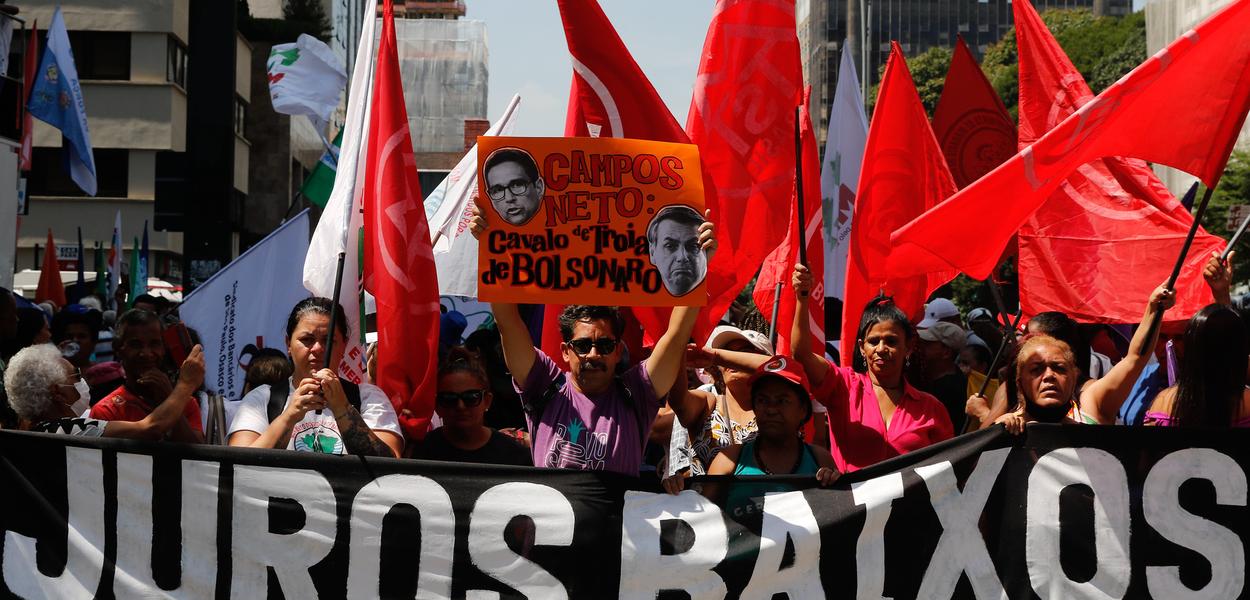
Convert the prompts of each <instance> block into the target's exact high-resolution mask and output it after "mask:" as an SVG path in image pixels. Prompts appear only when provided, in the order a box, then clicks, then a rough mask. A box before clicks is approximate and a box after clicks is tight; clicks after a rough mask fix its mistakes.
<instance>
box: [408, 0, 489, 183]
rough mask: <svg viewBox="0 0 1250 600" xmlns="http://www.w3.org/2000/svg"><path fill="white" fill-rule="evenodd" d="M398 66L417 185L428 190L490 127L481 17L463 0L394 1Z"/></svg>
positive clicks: (484, 24)
mask: <svg viewBox="0 0 1250 600" xmlns="http://www.w3.org/2000/svg"><path fill="white" fill-rule="evenodd" d="M395 14H396V19H395V37H396V41H397V42H398V51H399V70H400V77H401V79H402V80H403V85H404V102H405V104H406V107H407V109H408V124H409V127H410V129H411V132H412V146H413V151H414V152H415V153H416V160H417V169H418V170H419V172H420V177H421V190H422V192H424V193H426V194H429V193H430V192H431V191H432V190H433V189H434V187H435V186H436V185H438V183H439V182H440V181H442V180H443V178H444V177H445V176H446V175H447V173H448V172H449V171H450V170H451V169H452V167H455V166H456V163H457V162H459V161H460V158H461V157H462V156H464V153H465V150H467V149H468V147H471V146H472V145H473V144H474V143H476V141H477V136H478V135H480V134H481V133H484V132H485V130H486V128H487V127H489V122H488V121H486V118H487V115H486V98H487V83H488V80H489V69H488V63H487V47H486V23H485V22H483V21H479V20H473V19H464V18H462V17H463V16H464V14H465V5H464V2H461V1H459V0H435V1H415V0H407V1H405V2H402V3H401V2H396V3H395Z"/></svg>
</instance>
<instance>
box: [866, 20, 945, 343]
mask: <svg viewBox="0 0 1250 600" xmlns="http://www.w3.org/2000/svg"><path fill="white" fill-rule="evenodd" d="M954 192H955V181H954V179H952V178H951V172H950V169H949V168H948V167H947V166H946V159H945V158H944V157H943V156H942V149H941V148H940V147H939V146H938V142H937V138H936V137H934V135H933V129H931V128H930V127H929V116H928V115H927V114H925V110H924V105H923V104H921V103H920V95H919V94H918V93H917V92H916V84H915V83H913V82H912V79H911V72H910V71H908V69H907V62H906V61H905V60H904V59H903V52H902V50H901V49H900V48H899V46H898V42H893V43H892V47H891V49H890V59H889V60H888V61H887V62H886V64H885V74H884V75H882V77H881V88H880V91H879V92H878V93H877V105H876V107H874V108H873V111H872V121H871V122H870V123H869V126H868V142H867V143H866V144H865V146H864V166H863V167H862V169H861V170H860V174H859V194H858V195H857V196H856V198H855V215H854V216H853V217H852V218H851V238H850V242H851V243H850V247H849V249H848V253H847V258H846V298H845V303H844V304H843V306H842V310H843V313H842V314H843V315H844V316H843V318H842V344H843V348H846V347H847V346H846V345H847V344H854V343H855V341H856V334H857V333H858V332H857V329H858V328H859V317H860V315H861V314H862V313H863V310H864V305H865V304H867V303H868V301H869V300H871V299H872V298H873V297H874V296H876V295H877V294H878V293H879V292H884V293H885V294H886V295H890V296H893V297H894V302H895V304H897V305H898V307H899V308H901V309H903V311H904V312H906V313H907V314H908V315H910V316H913V317H918V316H919V315H920V311H921V310H923V308H924V301H925V300H926V299H927V298H928V297H929V294H930V293H932V292H933V290H935V289H937V288H938V287H940V286H941V285H942V284H944V283H946V282H947V281H950V280H951V279H952V278H953V277H954V276H955V272H954V271H953V270H946V271H941V272H936V273H927V274H921V275H919V276H912V277H893V276H889V275H887V273H886V264H887V261H888V260H889V257H890V254H891V252H893V250H891V248H890V243H889V239H888V238H887V237H886V235H887V234H886V232H889V231H894V230H895V229H897V228H898V227H900V226H902V225H903V224H904V223H907V222H908V221H910V220H911V219H914V218H916V217H917V216H919V215H920V214H921V213H923V212H924V211H926V210H929V209H931V208H932V207H933V206H936V205H937V204H938V203H939V202H941V201H943V200H945V199H946V198H948V197H949V196H950V195H951V194H953V193H954Z"/></svg>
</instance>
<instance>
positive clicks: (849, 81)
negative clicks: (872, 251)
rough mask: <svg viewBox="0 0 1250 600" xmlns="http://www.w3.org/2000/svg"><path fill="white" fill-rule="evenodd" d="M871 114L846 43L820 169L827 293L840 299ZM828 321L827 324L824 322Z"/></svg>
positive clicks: (843, 46) (844, 280)
mask: <svg viewBox="0 0 1250 600" xmlns="http://www.w3.org/2000/svg"><path fill="white" fill-rule="evenodd" d="M867 139H868V118H867V117H866V116H864V99H863V98H862V97H860V95H859V77H857V76H856V75H855V60H854V58H852V57H851V52H850V48H849V47H848V46H847V45H846V43H845V42H843V44H842V64H841V66H840V67H838V87H837V90H836V91H835V92H834V94H833V104H832V105H831V106H830V107H829V135H828V137H827V138H826V139H825V163H824V165H822V166H821V168H820V197H821V204H822V207H823V210H824V214H823V216H824V227H825V297H826V298H842V296H843V290H844V289H845V287H846V248H847V245H848V243H847V240H848V238H849V237H850V235H851V213H852V211H853V209H854V207H855V193H856V190H857V189H858V188H859V167H860V165H861V164H862V163H863V161H864V143H865V142H866V141H867ZM826 325H828V324H826Z"/></svg>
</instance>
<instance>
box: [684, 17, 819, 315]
mask: <svg viewBox="0 0 1250 600" xmlns="http://www.w3.org/2000/svg"><path fill="white" fill-rule="evenodd" d="M795 31H796V29H795V21H794V3H792V2H775V1H771V2H770V1H766V0H744V1H739V2H723V1H722V2H717V3H716V12H715V13H713V15H712V22H711V25H709V26H708V33H707V39H706V40H705V41H704V42H703V55H702V56H703V58H702V60H701V61H700V63H699V74H698V76H697V78H696V79H695V86H694V98H692V99H691V101H690V115H689V117H688V118H687V120H686V130H687V131H688V132H690V139H691V140H693V141H694V143H696V144H698V145H699V152H700V155H701V158H702V160H703V173H704V177H705V179H708V178H710V179H711V181H712V185H711V186H709V189H710V188H712V187H714V188H715V190H716V194H715V195H714V196H713V195H710V194H709V195H708V207H709V208H711V209H712V218H713V220H715V222H716V230H717V236H716V239H717V242H718V244H719V248H718V249H717V251H716V255H715V256H713V257H712V261H711V264H710V265H709V266H708V275H707V289H708V306H707V307H706V308H704V310H703V312H702V313H700V315H699V317H700V319H699V323H700V326H701V327H700V328H698V329H696V330H695V331H696V336H697V337H699V339H703V337H704V336H706V335H707V334H708V333H710V327H711V325H713V324H715V323H716V322H717V321H718V320H719V319H720V318H721V317H722V316H723V315H724V314H725V311H726V310H728V308H729V305H730V303H732V302H733V300H734V298H735V297H736V296H737V293H738V291H740V290H741V289H742V288H744V287H746V285H747V283H749V282H750V281H751V278H752V277H754V276H755V274H756V271H757V269H758V268H759V267H760V265H761V264H762V263H763V261H764V258H765V257H766V256H768V254H769V253H770V252H772V251H773V249H774V248H776V247H777V241H778V240H780V239H782V238H783V237H785V235H786V225H787V223H788V221H789V217H788V214H789V212H788V207H783V205H782V202H784V201H785V199H788V198H792V197H793V194H794V190H793V188H794V159H795V157H794V156H792V155H791V154H790V152H791V150H790V149H791V148H793V147H794V120H793V118H792V117H791V115H792V114H793V113H794V103H795V99H796V98H799V95H800V94H801V92H802V86H803V72H802V66H801V64H800V62H799V43H798V38H797V37H796V35H795ZM818 177H819V175H818V172H817V171H813V172H812V173H811V179H812V180H816V179H817V178H818ZM791 204H793V202H791ZM812 204H816V203H815V202H813V203H812ZM808 208H811V206H809V207H808ZM823 251H824V250H823V249H822V250H820V252H823Z"/></svg>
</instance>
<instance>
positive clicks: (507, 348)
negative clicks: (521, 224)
mask: <svg viewBox="0 0 1250 600" xmlns="http://www.w3.org/2000/svg"><path fill="white" fill-rule="evenodd" d="M469 231H470V232H471V233H472V234H473V237H474V238H478V239H480V238H481V235H482V232H483V231H486V219H483V218H482V212H481V209H478V208H477V207H476V206H475V207H474V208H473V221H472V224H471V225H470V228H469ZM490 310H491V312H492V313H494V315H495V324H496V325H498V326H499V338H500V341H501V343H502V345H503V360H504V362H505V363H507V365H508V371H510V372H511V373H512V379H514V380H515V381H516V382H517V384H518V385H520V384H523V383H525V380H526V378H528V377H529V374H530V369H531V368H533V367H534V361H535V360H537V358H538V355H537V354H536V353H535V352H534V340H533V338H531V337H530V330H529V328H528V327H526V326H525V321H524V320H523V319H521V312H520V311H519V310H517V305H515V304H511V303H504V302H492V303H491V305H490Z"/></svg>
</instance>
